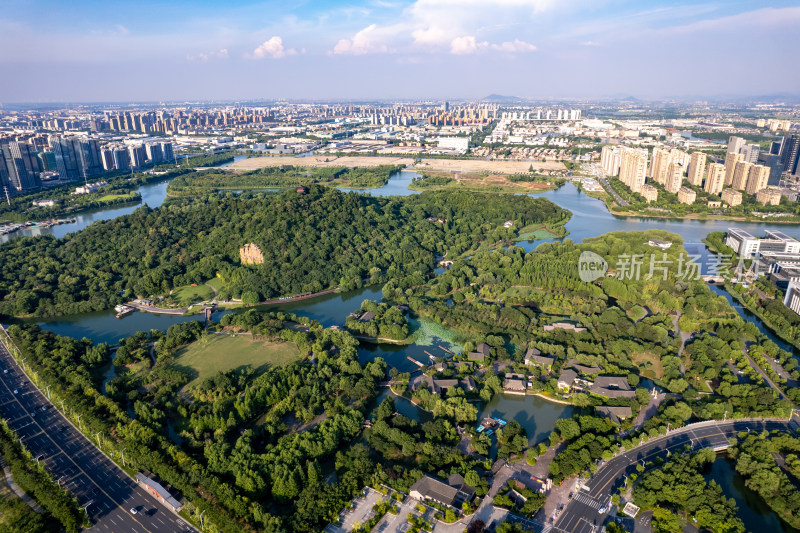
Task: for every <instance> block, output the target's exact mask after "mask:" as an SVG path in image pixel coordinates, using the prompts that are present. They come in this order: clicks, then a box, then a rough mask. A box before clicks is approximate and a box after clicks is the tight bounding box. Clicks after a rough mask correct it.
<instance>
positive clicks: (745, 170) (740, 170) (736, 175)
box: [731, 161, 753, 191]
mask: <svg viewBox="0 0 800 533" xmlns="http://www.w3.org/2000/svg"><path fill="white" fill-rule="evenodd" d="M751 168H753V163H748V162H747V161H739V162H738V163H736V168H735V169H734V171H733V180H732V181H731V187H733V188H734V189H736V190H737V191H743V190H745V188H746V187H747V178H749V177H750V169H751Z"/></svg>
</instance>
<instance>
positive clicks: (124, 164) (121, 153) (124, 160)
mask: <svg viewBox="0 0 800 533" xmlns="http://www.w3.org/2000/svg"><path fill="white" fill-rule="evenodd" d="M113 153H114V168H115V169H117V170H130V168H131V164H130V158H129V157H128V150H127V149H126V148H122V147H117V148H114V150H113Z"/></svg>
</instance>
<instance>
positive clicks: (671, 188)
mask: <svg viewBox="0 0 800 533" xmlns="http://www.w3.org/2000/svg"><path fill="white" fill-rule="evenodd" d="M666 174H667V177H666V181H665V183H664V188H665V189H666V190H667V192H671V193H672V194H676V193H677V192H678V189H680V188H681V184H682V183H683V165H682V164H680V163H678V162H670V164H669V165H668V166H667V173H666Z"/></svg>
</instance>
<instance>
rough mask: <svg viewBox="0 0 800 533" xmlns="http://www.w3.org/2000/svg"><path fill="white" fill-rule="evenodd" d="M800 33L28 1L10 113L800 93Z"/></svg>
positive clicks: (578, 9)
mask: <svg viewBox="0 0 800 533" xmlns="http://www.w3.org/2000/svg"><path fill="white" fill-rule="evenodd" d="M798 22H800V6H798V5H797V2H789V1H772V2H769V3H768V4H761V5H759V6H757V7H755V6H753V5H752V3H746V2H728V3H721V2H718V3H713V2H710V3H702V4H695V3H689V2H676V3H669V4H667V3H659V5H657V6H647V8H643V7H642V6H640V5H638V4H636V3H633V2H624V1H619V2H611V1H608V2H593V3H587V2H553V1H550V0H501V1H498V2H493V3H490V4H487V3H484V2H477V1H472V0H469V1H464V2H455V1H453V0H415V1H406V2H391V1H389V2H387V1H383V0H371V1H366V2H364V1H362V2H352V3H350V2H347V3H344V2H335V1H331V2H314V3H310V2H292V3H282V4H281V3H277V2H259V3H255V2H234V3H230V5H228V6H226V7H220V6H218V5H216V4H215V3H213V2H201V3H190V2H177V3H171V4H170V5H169V6H163V5H159V4H156V3H149V2H147V3H140V4H138V5H137V6H135V7H131V6H122V5H120V4H119V3H116V2H110V3H97V2H86V1H84V2H76V3H74V4H71V5H70V7H69V9H67V8H66V7H65V6H63V5H61V4H59V3H56V2H48V1H37V2H26V3H23V2H16V1H13V2H10V4H9V5H8V9H6V10H5V14H4V15H3V16H2V17H0V30H2V31H0V49H3V50H7V51H11V53H7V54H4V55H3V57H2V58H0V71H2V72H3V73H4V75H3V76H1V77H0V102H2V103H9V102H63V101H79V102H89V101H97V102H108V101H129V100H136V101H180V100H221V99H224V100H253V99H276V98H290V99H293V100H301V99H309V100H319V99H332V100H333V99H359V98H362V99H391V98H406V99H420V98H452V99H476V98H481V97H485V96H487V95H489V94H492V93H499V94H505V95H513V96H518V97H523V98H540V99H548V98H587V97H627V96H633V97H636V98H642V99H658V98H686V99H694V98H700V99H702V98H710V99H713V98H715V97H724V96H748V95H759V96H760V95H769V94H781V93H796V92H797V90H796V88H797V87H798V86H800V74H799V73H798V72H797V71H796V69H788V68H786V65H787V64H790V63H791V61H792V53H791V51H792V50H793V49H797V45H799V44H800V36H798V32H796V31H794V30H795V29H796V28H797V26H798ZM723 58H727V59H726V61H727V60H731V61H734V62H735V63H738V64H740V65H742V68H743V69H746V70H748V69H749V70H752V74H753V75H748V76H740V77H737V79H736V83H735V84H734V83H732V82H731V80H730V79H728V78H726V77H725V75H724V72H726V69H724V68H722V65H723V63H722V62H721V61H722V59H723ZM725 64H728V63H725ZM772 72H777V73H779V74H778V75H776V76H769V74H770V73H772ZM759 73H760V75H759Z"/></svg>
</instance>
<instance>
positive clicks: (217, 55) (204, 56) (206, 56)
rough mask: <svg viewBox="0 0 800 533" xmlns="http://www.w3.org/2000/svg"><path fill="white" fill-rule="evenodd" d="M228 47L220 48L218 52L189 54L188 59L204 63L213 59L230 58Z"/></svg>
mask: <svg viewBox="0 0 800 533" xmlns="http://www.w3.org/2000/svg"><path fill="white" fill-rule="evenodd" d="M228 57H229V54H228V49H227V48H220V49H219V50H217V51H216V52H200V53H198V54H187V55H186V59H188V60H189V61H202V62H203V63H205V62H207V61H210V60H212V59H228Z"/></svg>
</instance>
